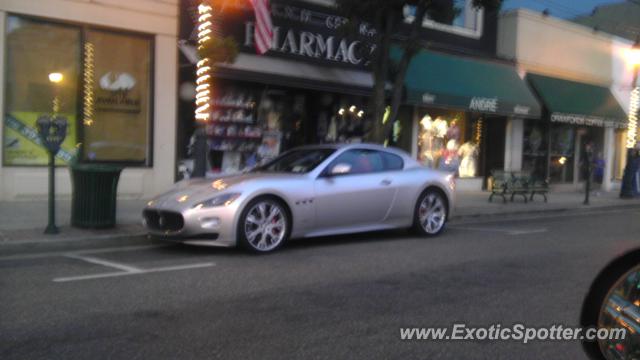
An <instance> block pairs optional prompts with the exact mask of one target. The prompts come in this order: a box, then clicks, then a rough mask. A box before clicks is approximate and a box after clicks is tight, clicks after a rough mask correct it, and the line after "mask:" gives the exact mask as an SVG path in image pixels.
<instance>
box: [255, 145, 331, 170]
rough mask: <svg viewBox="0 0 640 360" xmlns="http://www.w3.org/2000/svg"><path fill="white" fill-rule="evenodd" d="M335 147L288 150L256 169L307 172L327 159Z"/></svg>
mask: <svg viewBox="0 0 640 360" xmlns="http://www.w3.org/2000/svg"><path fill="white" fill-rule="evenodd" d="M334 152H335V149H330V148H326V149H300V150H293V151H289V152H286V153H284V154H282V155H280V156H278V157H277V158H275V159H274V160H272V161H270V162H268V163H267V164H265V165H263V166H260V167H258V168H256V169H255V170H254V171H267V172H283V173H297V174H302V173H307V172H309V171H311V170H313V169H315V168H316V167H317V166H318V165H320V164H321V163H322V162H323V161H324V160H326V159H327V158H328V157H329V156H331V154H333V153H334Z"/></svg>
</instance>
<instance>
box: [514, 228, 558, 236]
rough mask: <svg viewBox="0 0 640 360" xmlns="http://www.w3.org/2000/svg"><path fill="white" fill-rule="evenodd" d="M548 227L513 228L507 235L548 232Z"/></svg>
mask: <svg viewBox="0 0 640 360" xmlns="http://www.w3.org/2000/svg"><path fill="white" fill-rule="evenodd" d="M548 231H549V229H546V228H543V229H531V230H515V231H510V232H508V234H509V235H529V234H542V233H546V232H548Z"/></svg>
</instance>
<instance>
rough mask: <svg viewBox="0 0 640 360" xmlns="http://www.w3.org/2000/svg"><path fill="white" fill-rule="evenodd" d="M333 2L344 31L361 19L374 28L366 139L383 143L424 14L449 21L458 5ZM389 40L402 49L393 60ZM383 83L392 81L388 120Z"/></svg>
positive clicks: (487, 4)
mask: <svg viewBox="0 0 640 360" xmlns="http://www.w3.org/2000/svg"><path fill="white" fill-rule="evenodd" d="M336 3H337V6H338V8H339V10H340V12H341V13H342V14H344V16H345V17H347V18H348V19H349V22H348V23H347V24H346V25H345V30H346V31H348V32H355V31H357V28H358V26H357V24H360V23H363V22H365V23H368V24H369V25H370V26H372V27H373V28H374V29H376V34H375V36H374V38H373V42H374V43H375V47H376V51H374V52H373V54H372V58H371V62H370V64H371V72H372V74H373V78H374V88H373V95H372V98H371V101H370V106H369V113H370V114H372V117H373V123H374V125H373V129H372V131H371V133H370V134H369V138H368V140H369V141H373V142H379V143H383V142H385V141H386V140H387V138H388V136H389V134H390V133H391V130H392V127H393V123H394V121H395V119H396V118H397V115H398V110H399V108H400V105H401V103H402V95H403V91H402V90H403V85H404V78H405V75H406V71H407V68H408V67H409V64H410V62H411V59H412V58H413V57H414V56H415V54H416V53H417V52H418V51H419V50H420V47H421V45H420V44H421V43H422V44H424V43H426V42H427V41H428V39H425V38H423V36H422V34H423V31H422V26H421V25H422V23H423V22H424V19H425V18H426V17H428V18H430V19H433V20H435V21H438V22H441V23H445V24H447V23H448V24H452V23H453V20H454V19H455V18H456V16H457V15H458V14H459V12H460V11H461V10H462V9H460V8H457V7H456V6H455V2H454V1H453V0H336ZM473 5H474V6H476V7H478V8H484V9H486V10H489V11H493V10H497V9H499V8H500V6H501V5H502V0H473ZM407 15H412V16H413V21H412V22H410V23H407V21H406V19H407ZM392 44H393V45H395V46H399V47H401V48H402V49H403V53H402V56H401V58H400V59H399V61H397V62H391V60H390V58H389V53H390V50H391V45H392ZM387 83H390V84H392V94H391V99H390V100H391V101H390V114H389V115H388V120H387V121H385V122H383V117H384V113H385V108H386V106H387V96H386V95H387V94H386V89H385V85H386V84H387Z"/></svg>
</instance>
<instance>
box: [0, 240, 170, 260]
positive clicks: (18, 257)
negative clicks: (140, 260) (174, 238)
mask: <svg viewBox="0 0 640 360" xmlns="http://www.w3.org/2000/svg"><path fill="white" fill-rule="evenodd" d="M167 246H171V245H169V244H163V245H136V246H119V247H106V248H96V249H81V250H70V251H49V252H42V253H36V254H19V255H8V256H0V261H10V260H31V259H43V258H50V257H59V256H67V255H70V254H101V253H113V252H127V251H138V250H147V249H154V248H161V247H167Z"/></svg>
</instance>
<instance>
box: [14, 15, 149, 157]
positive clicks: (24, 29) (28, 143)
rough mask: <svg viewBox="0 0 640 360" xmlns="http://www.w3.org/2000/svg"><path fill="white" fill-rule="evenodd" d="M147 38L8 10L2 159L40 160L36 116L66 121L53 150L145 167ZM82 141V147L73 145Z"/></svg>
mask: <svg viewBox="0 0 640 360" xmlns="http://www.w3.org/2000/svg"><path fill="white" fill-rule="evenodd" d="M151 47H152V45H151V40H150V39H149V38H146V37H141V36H135V35H125V34H122V33H116V32H107V31H96V30H91V29H89V28H87V27H81V26H71V25H66V24H59V23H55V22H48V21H43V20H35V19H31V18H27V17H22V16H15V15H10V16H8V17H7V25H6V59H7V64H6V80H5V84H4V85H5V96H6V98H5V100H6V101H5V119H4V135H3V136H4V139H3V144H4V147H3V163H4V164H5V165H46V164H47V162H48V156H47V153H46V151H45V149H44V147H42V146H41V145H40V144H39V143H40V139H39V136H38V134H37V131H36V126H35V122H36V120H37V118H38V117H40V116H43V115H47V116H58V117H63V118H65V119H66V120H67V124H68V126H67V136H66V139H65V141H64V143H63V144H62V147H61V150H60V152H59V153H58V154H57V158H56V162H57V163H58V164H65V163H68V162H69V161H71V160H72V159H73V157H74V156H76V153H77V149H78V148H82V149H83V152H82V153H81V154H79V155H80V157H81V159H82V160H85V161H109V162H120V163H136V164H147V163H148V162H149V158H150V154H149V147H150V143H151V141H150V133H149V127H150V121H151V117H150V115H151V111H150V109H151V86H150V76H151V53H152V49H151ZM79 145H82V146H79Z"/></svg>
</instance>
